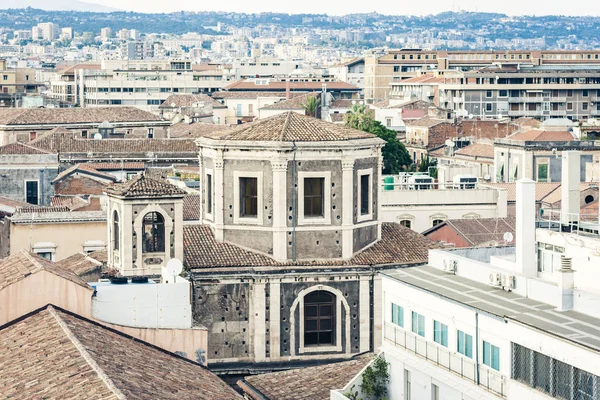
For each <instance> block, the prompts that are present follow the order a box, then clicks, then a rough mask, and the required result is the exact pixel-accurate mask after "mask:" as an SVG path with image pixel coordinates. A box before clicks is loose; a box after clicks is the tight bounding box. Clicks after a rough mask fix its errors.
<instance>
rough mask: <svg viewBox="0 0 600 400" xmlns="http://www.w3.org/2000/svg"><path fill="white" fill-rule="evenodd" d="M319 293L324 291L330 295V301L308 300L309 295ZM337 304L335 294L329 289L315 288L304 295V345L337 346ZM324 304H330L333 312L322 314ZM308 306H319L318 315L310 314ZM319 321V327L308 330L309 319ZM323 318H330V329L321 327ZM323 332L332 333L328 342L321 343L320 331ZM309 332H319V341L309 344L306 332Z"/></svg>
mask: <svg viewBox="0 0 600 400" xmlns="http://www.w3.org/2000/svg"><path fill="white" fill-rule="evenodd" d="M319 293H324V294H326V295H327V296H328V297H329V301H322V302H321V301H317V302H312V303H311V302H307V301H306V298H307V297H308V296H311V295H315V294H316V295H317V296H318V295H319ZM336 304H337V299H336V296H335V294H333V293H331V292H330V291H328V290H315V291H313V292H310V293H307V294H306V295H304V301H303V304H302V307H303V308H304V313H303V318H304V324H303V330H302V335H304V341H303V342H304V347H330V346H335V345H336ZM322 306H329V307H330V310H331V312H330V313H329V315H325V316H324V317H322V316H321V307H322ZM308 307H316V308H317V315H316V316H308V315H307V312H306V310H307V308H308ZM313 320H314V321H317V328H316V330H308V328H307V321H313ZM322 320H328V321H330V323H331V328H330V329H324V330H322V329H321V328H320V324H321V321H322ZM321 332H329V333H330V335H331V340H330V341H327V342H323V343H321V340H320V333H321ZM307 333H317V343H311V344H307V341H306V334H307Z"/></svg>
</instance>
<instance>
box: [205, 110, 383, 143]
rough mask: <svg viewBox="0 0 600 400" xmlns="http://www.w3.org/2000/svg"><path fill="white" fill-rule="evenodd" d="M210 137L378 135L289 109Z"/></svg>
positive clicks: (314, 139)
mask: <svg viewBox="0 0 600 400" xmlns="http://www.w3.org/2000/svg"><path fill="white" fill-rule="evenodd" d="M210 138H211V139H216V140H241V141H268V142H319V141H348V140H356V139H372V138H376V136H375V135H372V134H370V133H365V132H363V131H360V130H357V129H352V128H347V127H345V126H341V125H336V124H332V123H329V122H325V121H322V120H320V119H317V118H313V117H309V116H305V115H300V114H298V113H295V112H293V111H288V112H286V113H282V114H277V115H274V116H272V117H269V118H265V119H261V120H258V121H255V122H251V123H248V124H242V125H240V126H239V127H235V128H232V129H229V130H226V131H223V132H218V133H216V134H214V135H212V136H211V137H210Z"/></svg>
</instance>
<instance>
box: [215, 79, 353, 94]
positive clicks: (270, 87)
mask: <svg viewBox="0 0 600 400" xmlns="http://www.w3.org/2000/svg"><path fill="white" fill-rule="evenodd" d="M288 85H289V89H290V90H293V91H311V92H312V91H318V92H320V91H321V90H322V88H323V85H326V86H327V90H346V91H348V90H350V91H355V92H359V91H360V88H359V87H357V86H354V85H351V84H349V83H346V82H278V81H269V82H268V83H267V84H257V83H256V81H255V80H253V79H242V80H240V81H237V82H233V83H230V84H229V85H227V86H225V87H224V88H223V89H224V90H230V91H238V90H259V91H285V90H286V88H287V87H288Z"/></svg>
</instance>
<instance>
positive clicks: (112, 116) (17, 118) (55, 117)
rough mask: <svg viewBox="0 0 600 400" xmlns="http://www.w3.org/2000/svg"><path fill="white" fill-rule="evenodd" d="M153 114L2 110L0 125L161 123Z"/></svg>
mask: <svg viewBox="0 0 600 400" xmlns="http://www.w3.org/2000/svg"><path fill="white" fill-rule="evenodd" d="M160 120H161V119H160V118H159V117H158V116H157V115H154V114H152V113H151V112H148V111H144V110H141V109H139V108H135V107H93V108H78V107H77V108H23V109H19V112H15V111H13V110H10V109H9V110H7V109H0V125H45V124H51V125H62V124H76V123H88V124H90V123H98V124H100V123H102V122H104V121H109V122H113V123H114V122H138V121H160Z"/></svg>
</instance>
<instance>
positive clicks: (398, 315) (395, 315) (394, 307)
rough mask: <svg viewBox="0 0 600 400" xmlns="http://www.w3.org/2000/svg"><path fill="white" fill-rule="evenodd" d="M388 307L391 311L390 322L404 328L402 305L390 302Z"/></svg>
mask: <svg viewBox="0 0 600 400" xmlns="http://www.w3.org/2000/svg"><path fill="white" fill-rule="evenodd" d="M390 309H391V311H392V318H391V322H392V324H394V325H396V326H399V327H400V328H404V307H402V306H399V305H398V304H396V303H394V302H392V303H391V307H390Z"/></svg>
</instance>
